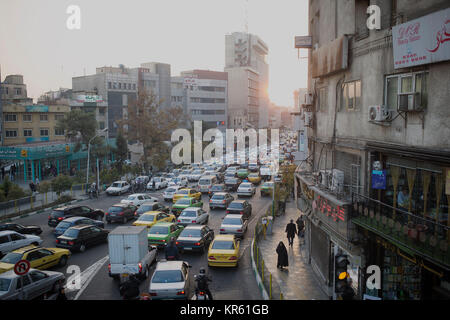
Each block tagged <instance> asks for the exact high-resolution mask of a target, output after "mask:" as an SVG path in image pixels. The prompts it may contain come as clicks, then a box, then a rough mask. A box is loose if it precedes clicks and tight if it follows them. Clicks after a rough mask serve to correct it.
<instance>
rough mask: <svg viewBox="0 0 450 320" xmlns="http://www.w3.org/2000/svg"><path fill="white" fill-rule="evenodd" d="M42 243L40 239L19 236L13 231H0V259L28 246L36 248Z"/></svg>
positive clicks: (27, 235)
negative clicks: (32, 245) (31, 245)
mask: <svg viewBox="0 0 450 320" xmlns="http://www.w3.org/2000/svg"><path fill="white" fill-rule="evenodd" d="M42 241H43V240H42V239H41V237H38V236H34V235H29V234H20V233H18V232H15V231H0V257H3V256H4V255H5V254H7V253H8V252H10V251H14V250H16V249H19V248H22V247H26V246H28V245H30V244H34V245H37V246H38V245H40V244H41V243H42Z"/></svg>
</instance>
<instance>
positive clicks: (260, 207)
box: [17, 187, 271, 300]
mask: <svg viewBox="0 0 450 320" xmlns="http://www.w3.org/2000/svg"><path fill="white" fill-rule="evenodd" d="M163 191H164V190H160V191H157V192H154V193H153V192H150V195H152V196H154V197H157V198H159V199H160V202H161V203H163V204H166V205H171V203H167V202H164V200H163V198H162V193H163ZM232 195H233V196H234V197H235V199H237V195H236V193H232ZM126 197H127V195H123V196H106V195H105V194H103V195H101V196H100V197H99V199H92V200H85V201H83V202H79V203H78V204H83V205H88V206H90V207H93V208H99V209H103V210H106V209H108V207H110V206H111V205H113V204H116V203H119V202H120V200H122V199H124V198H126ZM249 199H250V202H251V204H252V207H253V211H252V217H251V219H250V223H249V227H248V230H247V233H246V235H245V237H244V239H243V240H242V241H241V248H240V259H239V266H238V267H237V268H208V269H207V270H208V274H209V276H210V277H211V278H212V280H213V282H212V283H211V284H210V290H211V292H212V294H213V296H214V299H218V300H261V299H262V296H261V294H260V291H259V288H258V286H257V283H256V280H255V277H254V274H253V271H252V268H251V260H250V259H251V258H250V246H251V241H252V238H253V233H254V227H255V224H256V221H257V219H259V218H260V217H261V216H262V215H263V214H264V212H265V211H266V210H267V207H268V206H269V204H270V203H271V199H270V198H267V197H265V198H261V197H260V193H259V187H258V188H257V192H256V195H255V196H253V197H252V198H249ZM203 202H204V205H203V209H204V210H206V211H208V212H209V213H210V218H209V222H208V225H209V227H210V228H212V229H213V230H214V231H215V233H216V234H219V228H220V224H221V221H222V218H223V217H224V216H225V214H226V213H225V210H218V209H215V210H209V197H208V196H207V195H203ZM47 218H48V217H47V214H45V213H41V214H36V215H34V216H31V217H26V218H21V219H19V220H17V223H21V224H24V225H38V226H40V227H41V228H42V230H43V232H42V234H41V235H40V236H41V238H42V239H43V240H44V242H43V243H42V246H44V247H55V237H54V236H53V234H52V230H53V228H51V227H49V226H48V225H47ZM132 223H133V222H132V221H130V222H128V223H127V225H131V224H132ZM119 225H120V224H117V223H115V224H107V225H106V229H110V230H112V229H114V228H115V227H117V226H119ZM181 257H182V259H183V260H185V261H187V262H189V264H190V265H191V266H192V268H191V275H192V276H193V275H194V274H198V271H199V269H200V267H205V268H207V252H205V253H203V254H201V253H194V252H186V253H183V254H182V255H181ZM158 258H164V251H163V250H160V252H159V253H158ZM108 263H109V260H108V245H107V243H104V244H101V245H98V246H95V247H91V248H88V249H86V251H85V252H83V253H79V252H75V253H73V255H72V257H71V258H70V259H69V261H68V263H67V266H65V267H64V268H53V269H52V270H55V271H60V272H63V273H65V274H66V278H67V279H70V276H71V275H72V272H73V271H71V272H70V273H68V271H70V269H69V268H73V266H78V267H79V269H80V271H81V289H79V290H78V289H76V288H75V289H68V290H66V292H67V296H68V297H69V299H78V300H119V299H121V297H120V295H119V283H118V281H115V280H113V279H112V278H110V277H109V276H108ZM154 267H155V265H153V268H152V269H151V270H150V271H151V272H150V276H149V278H148V279H147V280H146V281H144V282H143V283H142V284H141V287H140V289H141V292H147V291H148V284H149V281H150V279H151V275H152V273H153V269H154ZM69 282H71V281H69ZM68 285H69V286H70V285H71V284H70V283H69V284H68Z"/></svg>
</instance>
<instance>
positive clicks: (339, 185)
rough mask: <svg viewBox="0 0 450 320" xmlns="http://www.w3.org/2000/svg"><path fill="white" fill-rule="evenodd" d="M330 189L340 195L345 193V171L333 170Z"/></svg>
mask: <svg viewBox="0 0 450 320" xmlns="http://www.w3.org/2000/svg"><path fill="white" fill-rule="evenodd" d="M330 189H331V191H334V192H338V193H342V192H343V191H344V171H342V170H338V169H333V172H332V177H331V187H330Z"/></svg>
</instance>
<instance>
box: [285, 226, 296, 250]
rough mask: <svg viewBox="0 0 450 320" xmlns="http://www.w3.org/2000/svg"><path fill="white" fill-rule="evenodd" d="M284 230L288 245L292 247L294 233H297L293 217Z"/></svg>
mask: <svg viewBox="0 0 450 320" xmlns="http://www.w3.org/2000/svg"><path fill="white" fill-rule="evenodd" d="M285 232H286V233H287V238H288V241H289V245H290V246H291V247H292V246H293V245H294V238H295V235H296V234H297V227H296V226H295V223H294V220H293V219H291V222H290V223H288V224H287V226H286V230H285Z"/></svg>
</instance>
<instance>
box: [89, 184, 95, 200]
mask: <svg viewBox="0 0 450 320" xmlns="http://www.w3.org/2000/svg"><path fill="white" fill-rule="evenodd" d="M89 193H90V194H91V196H95V197H97V184H96V183H95V182H92V184H91V188H90V190H89Z"/></svg>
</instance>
